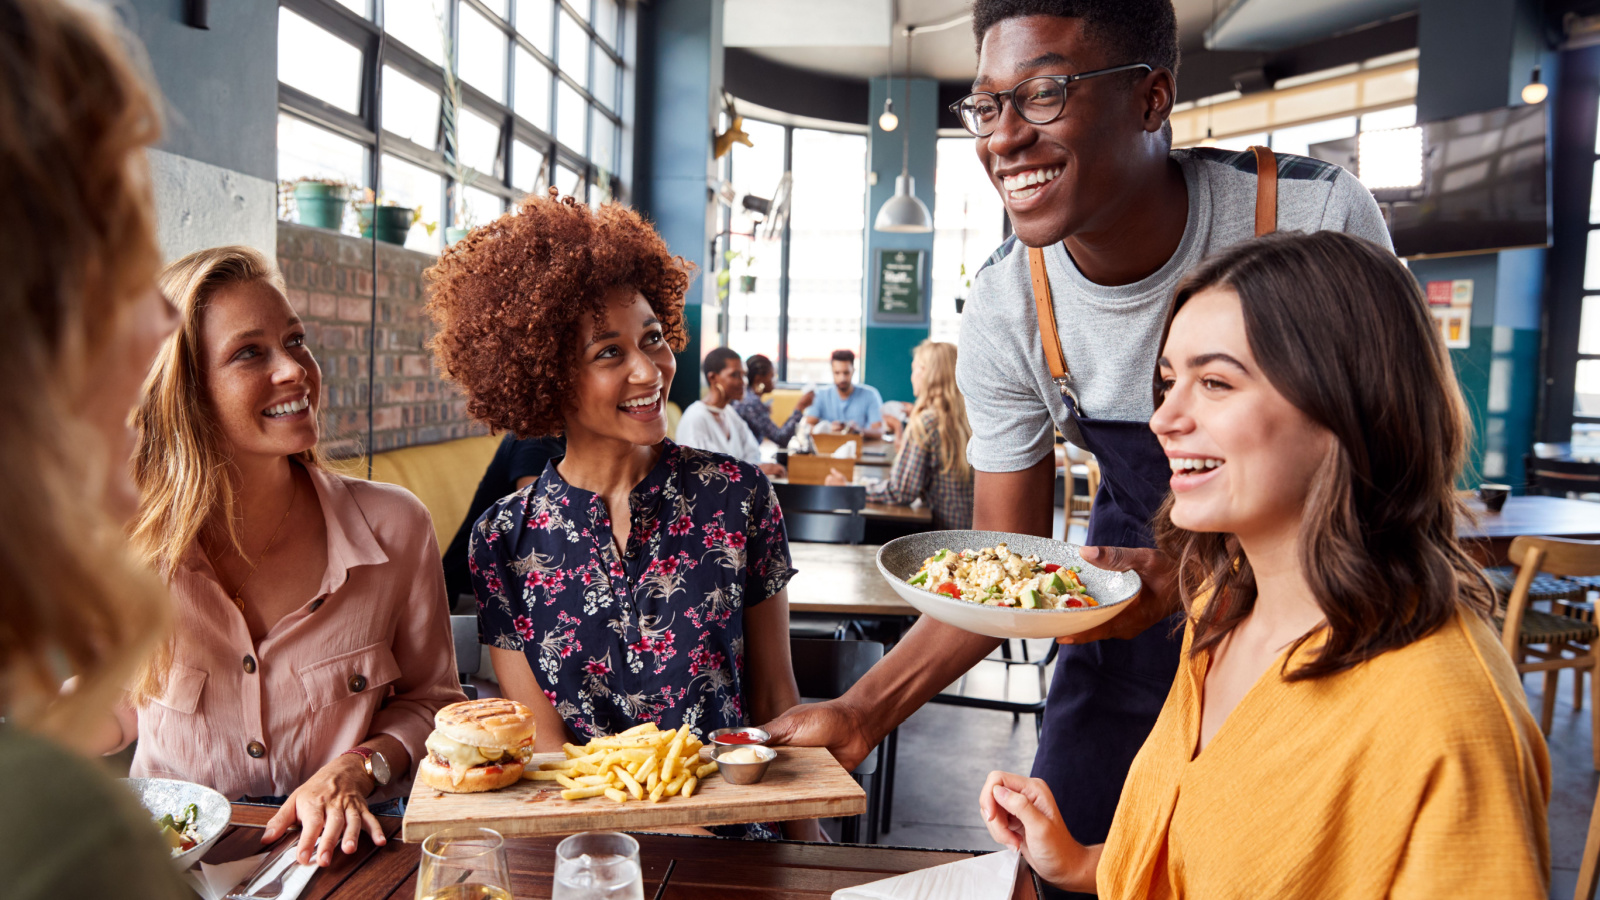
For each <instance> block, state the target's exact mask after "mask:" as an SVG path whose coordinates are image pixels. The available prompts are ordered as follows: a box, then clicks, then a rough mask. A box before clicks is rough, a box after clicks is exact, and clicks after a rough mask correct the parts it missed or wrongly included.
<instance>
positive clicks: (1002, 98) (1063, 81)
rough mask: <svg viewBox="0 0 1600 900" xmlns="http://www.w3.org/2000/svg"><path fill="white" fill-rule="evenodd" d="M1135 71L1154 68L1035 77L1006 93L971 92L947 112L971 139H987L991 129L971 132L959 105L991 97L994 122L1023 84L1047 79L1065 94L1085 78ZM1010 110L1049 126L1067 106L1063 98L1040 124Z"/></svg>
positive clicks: (1135, 66)
mask: <svg viewBox="0 0 1600 900" xmlns="http://www.w3.org/2000/svg"><path fill="white" fill-rule="evenodd" d="M1135 69H1144V70H1145V71H1147V72H1154V71H1155V70H1156V69H1155V66H1152V65H1150V64H1149V63H1128V64H1127V65H1122V66H1112V67H1111V68H1109V69H1095V70H1094V71H1092V72H1079V73H1078V74H1076V75H1035V76H1033V77H1032V78H1027V79H1024V80H1022V81H1020V82H1018V83H1017V86H1016V87H1013V88H1012V89H1010V90H1008V91H973V92H972V93H970V94H968V95H966V96H965V97H962V98H961V99H960V100H957V101H956V102H954V103H952V104H950V106H949V110H950V111H951V112H953V113H955V114H956V118H958V119H960V120H961V127H963V128H965V129H966V130H967V133H968V134H970V135H972V136H973V137H988V136H989V135H991V134H994V129H993V128H991V129H989V131H988V132H987V133H983V134H980V133H979V132H977V131H975V130H973V128H972V126H970V125H968V124H967V117H966V116H963V115H962V114H961V105H962V104H963V103H966V102H967V101H968V100H971V99H972V98H973V97H993V98H994V102H995V105H996V106H998V107H999V108H1000V111H999V112H998V113H996V114H995V120H996V121H999V119H1000V117H1001V116H1003V115H1005V114H1006V104H1007V103H1008V102H1010V101H1012V100H1013V95H1014V94H1016V92H1017V88H1020V87H1022V86H1023V85H1024V84H1027V83H1028V82H1030V81H1038V80H1039V79H1041V78H1048V79H1050V80H1051V81H1054V82H1055V83H1056V85H1057V86H1058V87H1060V88H1061V90H1062V92H1063V93H1065V91H1066V89H1067V85H1069V84H1071V83H1073V82H1074V81H1083V80H1084V79H1085V78H1098V77H1099V76H1101V75H1111V74H1113V73H1116V72H1131V71H1133V70H1135ZM1012 108H1013V109H1016V110H1017V115H1018V116H1021V117H1022V121H1024V122H1027V123H1028V124H1029V125H1049V124H1050V123H1051V122H1054V121H1055V120H1057V119H1059V118H1061V114H1062V113H1063V112H1066V110H1067V104H1066V101H1065V98H1063V100H1062V103H1061V108H1060V109H1058V110H1056V114H1055V115H1053V116H1051V117H1050V118H1048V119H1045V120H1044V121H1042V122H1035V121H1034V120H1032V119H1030V118H1028V117H1027V116H1026V115H1024V114H1023V112H1022V110H1021V108H1019V107H1017V106H1016V104H1015V103H1012Z"/></svg>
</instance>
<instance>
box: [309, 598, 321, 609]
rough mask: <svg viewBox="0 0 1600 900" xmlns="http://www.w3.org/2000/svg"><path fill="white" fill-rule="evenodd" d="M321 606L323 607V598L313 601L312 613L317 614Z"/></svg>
mask: <svg viewBox="0 0 1600 900" xmlns="http://www.w3.org/2000/svg"><path fill="white" fill-rule="evenodd" d="M320 606H322V598H321V597H318V598H317V599H315V600H313V601H311V611H312V612H316V611H317V608H318V607H320Z"/></svg>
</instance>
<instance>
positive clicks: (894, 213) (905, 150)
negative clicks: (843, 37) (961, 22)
mask: <svg viewBox="0 0 1600 900" xmlns="http://www.w3.org/2000/svg"><path fill="white" fill-rule="evenodd" d="M904 80H905V83H906V90H905V110H904V112H905V115H906V129H905V134H904V135H902V140H901V155H900V174H899V175H898V176H896V177H895V180H894V196H893V197H890V198H889V201H888V202H887V203H885V204H883V205H882V206H880V207H878V217H877V218H876V219H874V220H873V221H872V230H873V231H893V232H900V233H903V234H926V233H927V232H930V231H932V230H933V214H932V213H930V212H928V207H927V204H925V203H923V202H922V201H921V200H918V199H917V195H916V182H915V181H914V180H913V179H912V177H911V118H910V117H911V29H909V28H908V29H906V71H905V78H904Z"/></svg>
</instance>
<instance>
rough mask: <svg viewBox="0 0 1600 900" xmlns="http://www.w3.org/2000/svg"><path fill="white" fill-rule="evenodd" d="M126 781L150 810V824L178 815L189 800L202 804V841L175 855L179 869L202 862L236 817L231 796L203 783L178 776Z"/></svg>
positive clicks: (129, 779)
mask: <svg viewBox="0 0 1600 900" xmlns="http://www.w3.org/2000/svg"><path fill="white" fill-rule="evenodd" d="M123 782H124V783H126V784H127V785H128V789H129V790H131V791H133V793H134V794H135V795H136V796H137V797H138V798H139V803H141V804H142V805H143V806H144V808H145V810H146V811H147V812H149V813H150V818H151V822H150V827H151V828H155V827H156V824H155V820H156V819H160V818H161V817H162V816H164V815H167V814H169V813H170V814H171V815H172V816H173V817H174V818H176V817H177V816H178V815H179V814H181V813H182V812H183V808H184V807H185V806H187V805H189V804H190V803H193V804H194V805H195V806H197V807H199V808H200V825H199V831H200V843H198V844H195V845H194V846H193V847H190V848H189V849H188V850H185V851H183V852H182V853H180V854H178V855H177V856H174V857H173V858H172V864H173V865H175V866H177V867H178V871H180V872H183V871H187V870H188V869H189V867H190V866H193V865H194V864H195V863H197V862H199V861H200V857H202V856H205V855H206V851H207V850H209V849H211V845H212V844H214V843H216V841H217V838H219V837H221V836H222V833H223V832H224V831H227V830H228V822H229V821H231V820H232V819H233V804H232V803H229V802H228V798H227V797H224V796H222V795H221V794H219V793H217V792H216V791H214V790H212V789H211V788H208V787H206V786H205V785H203V784H195V783H194V782H192V781H178V780H177V779H175V778H124V779H123Z"/></svg>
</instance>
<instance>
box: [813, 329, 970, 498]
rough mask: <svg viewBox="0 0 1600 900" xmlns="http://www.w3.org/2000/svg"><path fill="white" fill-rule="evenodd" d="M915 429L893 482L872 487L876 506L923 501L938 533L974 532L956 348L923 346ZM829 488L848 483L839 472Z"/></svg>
mask: <svg viewBox="0 0 1600 900" xmlns="http://www.w3.org/2000/svg"><path fill="white" fill-rule="evenodd" d="M911 392H912V393H913V394H915V395H916V398H917V402H916V404H915V405H913V406H912V407H911V416H910V418H909V419H908V422H909V424H907V425H906V426H905V429H904V434H903V437H902V438H901V440H900V442H899V448H898V453H897V455H896V456H895V458H894V467H893V468H892V469H890V470H889V478H888V480H887V481H874V482H872V483H870V484H868V485H867V500H868V501H869V502H872V503H901V504H909V503H911V502H912V501H913V500H917V499H919V498H920V499H921V500H922V501H923V502H925V503H926V504H927V505H928V507H929V509H931V510H932V512H933V527H934V528H936V529H951V528H956V529H964V528H971V527H972V466H971V465H970V464H968V462H967V440H968V439H969V438H971V437H972V426H970V425H968V424H967V403H966V401H965V400H963V399H962V398H961V390H960V389H959V388H957V387H956V345H955V344H944V343H938V342H935V341H923V342H922V343H921V344H918V345H917V349H916V351H915V353H914V354H913V355H912V357H911ZM828 483H829V484H847V483H848V482H847V481H846V480H845V478H844V476H842V475H840V474H838V473H837V472H834V473H831V474H829V476H828Z"/></svg>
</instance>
